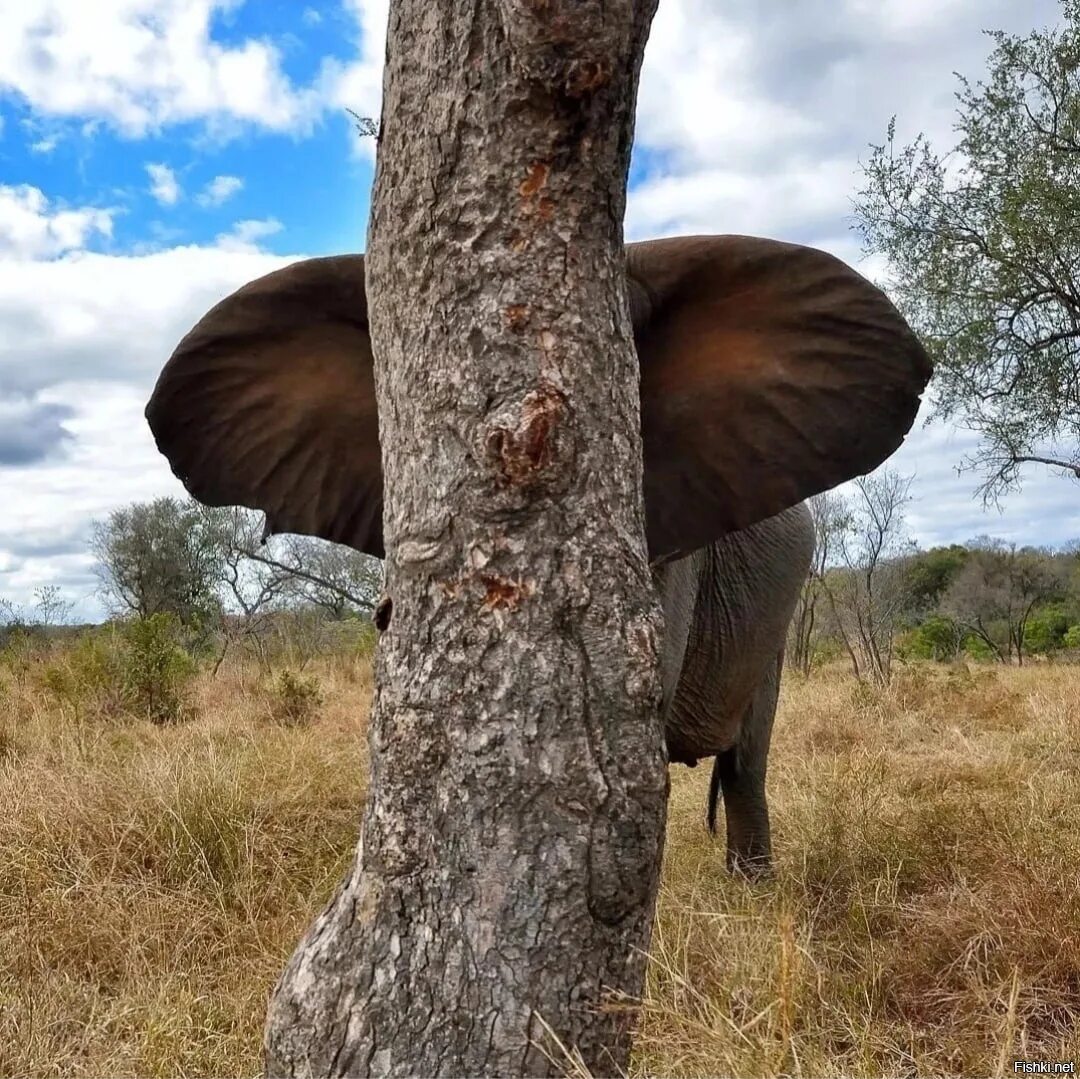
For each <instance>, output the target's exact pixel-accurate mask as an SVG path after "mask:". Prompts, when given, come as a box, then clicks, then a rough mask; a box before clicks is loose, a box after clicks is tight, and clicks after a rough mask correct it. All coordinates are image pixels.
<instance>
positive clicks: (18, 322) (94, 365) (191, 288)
mask: <svg viewBox="0 0 1080 1079" xmlns="http://www.w3.org/2000/svg"><path fill="white" fill-rule="evenodd" d="M289 261H291V259H286V258H279V257H275V256H271V255H266V254H258V253H255V252H253V251H251V250H225V249H222V248H218V247H203V248H200V247H179V248H173V249H171V250H168V251H162V252H157V253H154V254H150V255H145V256H141V257H134V256H117V255H99V254H91V253H85V252H84V253H79V254H73V255H68V256H65V257H63V258H60V259H56V260H54V261H38V260H33V259H30V258H19V259H9V260H0V399H2V400H3V401H4V402H6V404H5V406H4V407H3V408H0V423H5V424H7V421H9V420H13V419H14V420H18V421H19V424H20V429H21V431H22V433H21V434H19V432H15V434H18V436H19V437H18V438H15V435H13V434H12V432H11V429H10V428H8V432H7V433H8V437H7V441H6V442H5V441H4V439H0V452H4V451H5V449H6V450H7V451H10V452H9V453H8V460H9V461H10V462H16V461H20V460H21V461H26V462H27V463H26V464H25V465H23V466H22V467H4V466H3V465H2V464H0V502H2V504H3V505H4V513H5V516H4V521H3V522H0V598H6V599H12V600H14V601H16V602H18V603H21V604H25V605H29V604H30V603H31V602H32V594H33V590H34V589H35V588H37V587H40V586H41V585H43V584H49V583H55V584H59V585H61V586H62V587H63V589H64V592H65V594H66V595H67V596H68V598H71V599H74V600H76V601H77V602H78V604H79V608H78V611H77V612H76V613H77V617H97V616H98V615H99V614H100V608H99V606H98V604H97V601H96V599H95V598H94V583H95V582H94V578H93V574H92V571H91V563H90V559H89V556H88V555H87V553H86V546H85V541H86V536H87V531H88V526H89V523H90V521H91V520H93V519H94V518H98V517H102V516H104V515H105V514H107V513H108V512H109V511H110V510H112V509H115V508H116V507H117V506H121V505H124V504H126V503H128V502H131V501H136V500H138V501H141V500H144V499H149V498H153V497H156V496H158V495H162V494H172V495H181V494H183V490H182V488H181V487H180V484H179V482H178V481H177V480H176V479H175V478H174V477H173V476H172V474H171V472H170V471H169V468H168V465H167V463H166V462H165V459H164V458H163V457H161V455H160V454H158V452H157V450H156V448H155V446H154V443H153V439H152V437H151V435H150V431H149V429H148V428H147V426H146V421H145V420H144V418H143V415H142V410H143V408H144V406H145V403H146V400H147V398H148V397H149V395H150V392H151V390H152V388H153V384H154V381H155V379H156V378H157V374H158V372H159V371H160V369H161V366H162V364H163V363H164V362H165V360H166V359H167V358H168V356H169V354H170V353H171V352H172V350H173V348H174V347H175V345H176V343H177V342H178V341H179V340H180V338H181V337H182V336H183V335H184V334H185V333H186V332H187V331H188V330H189V329H190V328H191V326H192V325H193V324H194V323H195V322H196V321H197V320H198V319H199V318H200V317H201V316H202V315H203V314H204V313H205V312H206V311H207V310H208V309H209V308H210V307H212V306H213V305H214V304H215V303H216V302H217V301H218V300H220V299H221V298H223V297H224V296H226V295H227V294H228V293H230V292H232V291H233V290H234V289H236V288H238V287H239V286H240V285H242V284H244V283H246V282H247V281H250V280H252V279H254V278H256V277H259V276H261V275H262V274H265V273H269V272H270V271H271V270H274V269H277V268H278V267H280V266H282V265H284V264H286V263H287V262H289ZM42 297H48V302H47V303H43V301H42ZM50 439H51V440H52V441H51V442H50ZM50 446H51V448H52V451H53V452H44V451H45V450H46V449H48V448H49V447H50ZM5 522H6V523H5Z"/></svg>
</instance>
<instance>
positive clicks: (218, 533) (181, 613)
mask: <svg viewBox="0 0 1080 1079" xmlns="http://www.w3.org/2000/svg"><path fill="white" fill-rule="evenodd" d="M91 549H92V550H93V552H94V555H95V556H96V558H97V570H98V576H99V579H100V580H101V585H102V591H103V593H104V595H105V597H106V600H107V601H108V602H109V603H110V604H111V605H112V607H113V609H114V610H118V611H123V612H128V613H130V614H133V615H135V616H136V617H138V618H150V617H151V616H153V615H155V614H171V615H174V616H175V617H176V618H177V619H179V621H180V622H181V624H182V625H183V626H184V627H185V628H188V629H195V630H199V631H202V630H205V629H206V627H207V626H208V625H209V624H211V623H213V622H216V621H217V618H218V616H219V614H220V612H221V600H220V598H219V596H218V584H219V582H220V581H221V579H222V568H223V557H224V551H225V536H224V535H223V533H222V529H221V526H220V520H219V519H218V518H217V517H216V516H215V515H214V514H213V513H212V512H210V511H206V510H204V509H203V508H202V507H200V506H198V505H197V504H196V503H194V502H192V501H190V500H180V499H176V498H158V499H155V500H154V501H153V502H146V503H135V504H133V505H131V506H127V507H125V508H124V509H118V510H114V511H113V512H112V513H111V514H110V515H109V517H108V518H107V519H106V520H105V521H98V522H95V524H94V527H93V532H92V539H91Z"/></svg>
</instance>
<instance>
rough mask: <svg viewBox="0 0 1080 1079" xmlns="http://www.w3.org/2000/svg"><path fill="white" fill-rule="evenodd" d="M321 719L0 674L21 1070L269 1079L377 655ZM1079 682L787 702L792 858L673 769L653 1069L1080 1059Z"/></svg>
mask: <svg viewBox="0 0 1080 1079" xmlns="http://www.w3.org/2000/svg"><path fill="white" fill-rule="evenodd" d="M314 670H315V673H316V674H317V676H318V678H319V682H320V686H321V692H322V698H323V702H322V704H321V706H320V708H319V713H318V715H317V717H316V718H315V720H314V721H313V722H312V723H311V724H310V725H308V726H284V725H282V724H281V723H278V722H274V720H273V719H272V715H273V711H274V709H273V701H272V700H270V699H269V698H268V696H267V691H266V689H265V688H264V686H263V685H262V683H260V681H259V680H258V678H257V677H256V676H255V675H254V674H253V673H251V672H248V673H246V674H243V675H241V674H239V673H237V672H236V671H232V672H229V673H226V672H223V673H222V675H220V676H219V677H218V679H217V680H214V681H211V680H209V679H205V680H204V681H202V682H201V683H200V685H199V687H198V694H197V700H196V715H197V717H198V718H196V719H194V720H192V721H190V722H189V723H186V724H182V725H179V726H175V727H169V728H155V727H152V726H150V725H149V724H144V723H137V722H133V721H130V720H120V719H101V718H99V719H89V718H87V716H85V715H82V714H80V715H78V716H76V715H72V714H70V713H68V712H64V711H61V710H59V709H58V708H57V706H56V705H55V704H53V703H52V702H51V701H50V699H49V697H48V694H47V692H46V691H45V690H44V689H43V688H42V687H41V685H40V682H39V680H38V679H36V678H35V675H34V670H33V669H32V667H30V668H26V669H24V670H22V671H21V673H16V674H12V673H11V672H4V673H0V678H2V679H3V681H4V684H3V685H0V1075H5V1076H6V1075H19V1076H23V1075H27V1076H30V1075H33V1076H44V1075H63V1076H76V1075H81V1076H99V1075H139V1076H157V1075H192V1076H195V1075H198V1076H239V1075H253V1074H256V1073H257V1072H258V1071H259V1042H260V1037H261V1023H262V1016H263V1011H264V1008H265V1002H266V997H267V994H268V993H269V991H270V988H271V986H272V984H273V981H274V978H275V977H276V975H277V973H278V971H279V970H280V968H281V966H282V964H283V962H284V960H285V958H286V957H287V955H288V954H289V953H290V951H291V950H292V948H293V946H294V944H295V942H296V940H297V938H298V936H299V934H300V932H301V931H302V929H303V927H304V926H305V924H306V923H307V921H308V920H309V918H310V916H311V914H312V912H313V910H314V908H316V907H317V906H318V905H319V904H321V903H322V902H323V901H324V899H325V898H326V897H327V896H328V895H329V893H330V891H331V890H332V888H333V886H334V884H335V883H336V882H337V880H338V878H339V876H340V874H341V872H342V871H343V869H344V866H345V864H346V862H347V860H348V858H349V856H350V855H351V853H352V849H353V845H354V843H355V840H356V833H357V827H358V821H359V803H360V800H361V797H362V783H363V778H362V777H363V775H364V773H365V771H366V762H365V761H364V759H363V754H364V750H363V739H362V737H361V717H362V716H363V715H364V713H365V712H366V708H367V698H368V696H369V692H370V684H369V674H368V671H367V669H366V666H365V665H364V663H363V661H343V660H337V661H334V662H333V663H331V662H329V661H325V662H323V663H322V664H321V665H317V666H316V667H315V668H314ZM1078 777H1080V668H1069V667H1056V666H1039V667H1033V668H1030V669H1025V670H1008V671H996V670H989V669H983V670H976V671H974V672H966V671H964V670H963V669H961V670H958V671H952V670H949V669H946V668H932V667H925V668H922V667H920V668H915V669H910V670H907V671H904V672H902V674H901V676H900V678H899V680H898V682H897V684H896V685H895V686H894V687H893V688H892V689H891V690H889V691H888V692H885V693H877V692H873V691H869V690H866V689H865V688H863V687H859V686H857V685H856V684H854V683H853V682H852V681H851V680H850V679H849V678H847V677H846V676H845V675H843V674H842V673H840V672H839V671H829V672H825V673H823V674H820V675H818V676H816V677H814V678H813V679H811V680H810V681H809V682H807V683H800V682H798V681H796V680H790V681H789V682H788V684H787V686H786V688H785V690H784V694H783V701H782V706H781V714H780V717H779V719H778V723H777V736H776V746H775V750H774V754H773V758H772V769H771V776H770V791H771V799H772V806H773V814H774V827H775V844H776V848H777V852H778V873H777V877H776V879H775V881H774V882H773V883H771V884H769V885H762V886H755V887H747V886H746V885H743V884H740V883H739V882H736V881H732V880H730V879H728V878H727V877H726V875H725V874H724V873H723V872H722V870H721V864H722V846H721V844H720V843H714V842H712V841H711V840H710V839H709V838H708V836H707V834H706V833H705V831H704V828H703V826H702V821H701V818H702V810H703V805H704V798H705V787H706V785H707V781H708V775H707V773H706V770H705V769H704V768H701V769H698V770H696V771H688V770H686V769H683V768H677V769H675V770H674V773H673V778H674V783H673V792H672V805H671V824H670V831H669V839H668V851H667V860H666V866H665V875H664V889H663V894H662V897H661V908H660V912H659V915H658V921H657V928H656V933H655V937H654V945H653V957H652V958H653V961H652V966H651V971H650V978H649V985H648V992H647V997H646V1000H645V1002H644V1007H643V1012H642V1019H641V1028H640V1032H639V1036H638V1047H637V1052H636V1057H635V1064H634V1072H635V1074H639V1075H685V1076H691V1075H693V1076H700V1075H717V1074H734V1075H779V1074H794V1075H851V1074H858V1075H874V1076H878V1075H880V1076H885V1075H889V1076H894V1075H895V1076H900V1075H903V1076H909V1075H924V1074H957V1075H961V1074H962V1075H988V1074H1012V1060H1013V1058H1014V1056H1020V1057H1026V1058H1038V1059H1051V1060H1053V1059H1061V1060H1070V1059H1077V1058H1080V1033H1078V1030H1080V889H1078V887H1077V884H1078V876H1080V778H1078Z"/></svg>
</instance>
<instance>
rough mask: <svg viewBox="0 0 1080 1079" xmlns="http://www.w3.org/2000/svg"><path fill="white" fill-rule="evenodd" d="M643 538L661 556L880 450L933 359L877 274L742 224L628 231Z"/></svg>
mask: <svg viewBox="0 0 1080 1079" xmlns="http://www.w3.org/2000/svg"><path fill="white" fill-rule="evenodd" d="M627 272H628V275H629V289H630V301H631V314H632V317H633V323H634V337H635V341H636V343H637V350H638V356H639V358H640V362H641V424H642V436H643V440H644V453H645V475H644V488H645V513H646V524H647V533H648V540H649V553H650V557H651V558H653V559H668V558H672V557H677V556H679V555H681V554H684V553H687V552H689V551H692V550H695V549H696V548H698V547H701V546H704V545H705V544H707V543H711V542H712V541H714V540H716V539H718V538H719V537H720V536H723V535H724V534H726V533H728V532H733V531H737V530H738V529H741V528H746V527H748V526H749V525H752V524H754V523H755V522H757V521H760V520H763V519H765V518H766V517H771V516H773V515H774V514H776V513H779V512H780V511H781V510H784V509H786V508H787V507H789V506H793V505H795V504H796V503H798V502H801V501H802V500H803V499H805V498H808V497H809V496H810V495H813V494H816V493H818V492H819V491H824V490H828V489H829V488H830V487H834V486H836V484H838V483H842V482H843V481H844V480H847V479H851V478H852V477H854V476H859V475H863V474H864V473H866V472H869V471H871V470H872V469H874V468H876V467H877V466H878V465H879V464H880V463H881V462H882V461H884V460H885V459H886V458H887V457H888V456H889V455H890V454H891V453H893V451H894V450H896V449H897V447H898V446H899V445H900V443H901V442H902V441H903V439H904V435H905V434H906V433H907V431H908V430H909V429H910V427H911V425H912V423H913V422H914V420H915V414H916V412H917V411H918V408H919V398H920V395H921V394H922V392H923V389H924V388H925V386H926V383H927V381H928V380H929V378H930V371H931V368H930V361H929V359H928V357H927V355H926V352H925V351H924V350H923V348H922V346H921V345H920V344H919V342H918V340H917V339H916V337H915V335H914V334H913V333H912V332H911V329H910V328H909V326H908V325H907V323H906V322H905V321H904V319H903V318H902V317H901V315H900V314H899V312H898V311H897V310H896V308H895V307H894V306H893V305H892V303H890V301H889V300H888V298H887V297H886V296H885V294H884V293H883V292H881V290H880V289H878V288H876V287H875V286H874V285H872V284H871V283H870V282H869V281H867V280H866V279H865V278H864V277H862V276H861V275H860V274H858V273H856V272H855V271H854V270H852V269H851V268H850V267H848V266H847V265H845V264H844V263H843V262H841V261H840V260H839V259H837V258H834V257H833V256H832V255H828V254H826V253H825V252H823V251H817V250H814V249H812V248H808V247H800V246H797V245H794V244H785V243H779V242H777V241H773V240H762V239H756V238H752V237H746V236H694V237H678V238H674V239H666V240H652V241H648V242H646V243H640V244H631V245H628V247H627Z"/></svg>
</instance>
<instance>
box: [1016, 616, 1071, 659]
mask: <svg viewBox="0 0 1080 1079" xmlns="http://www.w3.org/2000/svg"><path fill="white" fill-rule="evenodd" d="M1068 629H1069V619H1068V616H1067V615H1066V613H1065V610H1064V608H1063V607H1062V606H1061V605H1060V604H1053V605H1052V606H1049V607H1044V608H1043V609H1042V610H1041V611H1038V612H1036V613H1035V614H1033V615H1032V616H1031V618H1030V619H1028V624H1027V628H1026V630H1025V632H1024V648H1025V650H1026V651H1028V652H1040V653H1046V652H1056V651H1057V650H1058V649H1059V648H1062V647H1068V646H1067V645H1065V643H1064V641H1065V634H1066V633H1067V632H1068Z"/></svg>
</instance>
